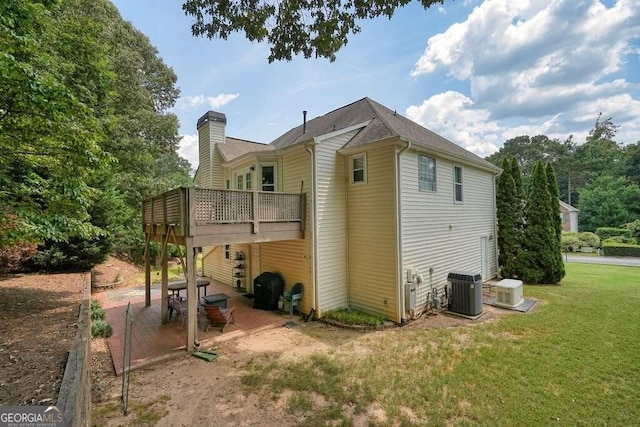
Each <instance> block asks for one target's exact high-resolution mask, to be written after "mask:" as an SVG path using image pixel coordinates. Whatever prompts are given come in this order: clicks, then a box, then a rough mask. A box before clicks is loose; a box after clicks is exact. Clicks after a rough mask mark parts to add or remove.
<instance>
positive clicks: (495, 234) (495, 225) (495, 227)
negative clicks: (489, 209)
mask: <svg viewBox="0 0 640 427" xmlns="http://www.w3.org/2000/svg"><path fill="white" fill-rule="evenodd" d="M500 175H502V172H500V173H498V174H496V175H495V176H494V177H493V246H494V248H495V257H496V277H499V276H500V262H499V261H498V207H497V204H496V181H497V180H498V177H499V176H500Z"/></svg>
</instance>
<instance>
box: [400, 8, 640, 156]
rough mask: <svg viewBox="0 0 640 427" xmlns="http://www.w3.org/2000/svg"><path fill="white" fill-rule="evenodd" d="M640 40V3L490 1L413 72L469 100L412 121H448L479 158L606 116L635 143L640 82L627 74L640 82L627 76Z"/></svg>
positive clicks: (445, 103)
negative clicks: (443, 80)
mask: <svg viewBox="0 0 640 427" xmlns="http://www.w3.org/2000/svg"><path fill="white" fill-rule="evenodd" d="M638 38H640V7H638V4H637V0H618V1H617V2H616V3H615V4H614V5H613V6H611V7H607V6H605V5H604V4H603V3H601V2H600V1H599V0H592V1H575V0H539V1H534V2H531V1H529V0H486V1H484V2H483V3H482V4H480V5H479V6H477V7H475V8H474V9H473V11H472V12H471V13H470V14H469V16H468V17H467V19H466V20H465V21H464V22H462V23H456V24H453V25H451V26H450V27H449V28H448V29H447V30H445V31H444V32H443V33H440V34H436V35H435V36H433V37H431V38H430V39H429V40H428V42H427V46H426V49H425V52H424V54H423V55H422V56H421V57H420V58H419V59H418V61H417V62H416V64H415V66H414V68H413V70H412V73H411V74H412V76H414V77H418V76H421V75H424V74H433V73H446V74H447V75H449V76H451V77H453V78H455V79H457V80H460V81H465V82H468V83H469V86H470V93H469V94H468V95H464V94H461V93H457V92H446V93H444V94H439V95H434V96H432V97H431V98H429V99H427V100H425V101H424V102H423V103H422V104H421V105H419V106H411V107H409V109H407V114H409V115H410V116H411V115H412V116H414V117H415V118H417V119H419V120H420V121H422V122H423V123H425V122H432V123H431V126H432V128H434V129H435V128H440V129H442V127H443V124H444V123H448V126H449V127H450V129H451V130H449V131H448V135H447V136H449V137H450V138H452V139H453V140H454V141H456V142H458V143H460V144H462V145H465V146H467V147H476V150H477V151H476V152H477V153H478V154H480V155H482V154H481V153H482V152H485V151H486V150H487V149H489V148H490V147H489V144H494V145H496V146H497V145H500V144H501V143H502V142H504V139H502V138H503V137H504V136H509V135H512V136H516V135H514V133H515V132H520V133H519V134H523V133H528V134H532V133H535V132H534V131H538V133H546V134H547V135H549V136H552V135H553V134H554V132H555V133H557V135H558V136H561V137H562V138H564V137H566V136H568V135H569V134H574V135H577V134H581V132H585V131H588V130H589V128H590V127H591V126H592V125H593V122H594V121H595V117H596V116H597V114H598V113H599V112H602V113H603V115H604V116H605V117H609V116H613V120H614V122H615V123H616V124H620V125H621V129H620V133H619V139H620V140H621V141H625V142H635V141H637V137H638V125H637V117H638V116H637V112H638V109H639V108H640V106H639V105H640V101H639V100H638V99H634V98H633V97H632V96H631V95H630V93H631V92H632V91H633V90H634V88H637V84H638V83H640V82H639V81H637V80H636V81H628V80H627V79H626V78H624V77H621V75H625V74H626V75H630V76H633V77H628V78H632V79H633V78H635V79H637V78H638V77H637V76H638V73H632V72H630V73H624V71H625V67H626V62H625V59H626V57H627V56H630V55H637V46H634V45H633V44H632V43H633V42H634V41H635V40H637V39H638ZM436 107H437V108H439V109H438V110H433V109H434V108H436ZM425 111H430V113H429V114H430V115H429V116H427V115H426V114H425ZM445 111H446V112H447V113H448V114H449V116H447V117H443V112H445ZM633 114H636V115H635V116H634V115H633ZM427 117H428V120H427ZM435 117H440V120H438V121H434V120H435ZM634 117H635V119H634ZM456 120H458V121H460V123H463V124H464V125H463V124H459V123H457V122H456ZM507 123H508V124H507ZM513 123H519V124H517V125H516V126H513ZM521 123H525V124H521ZM425 124H426V123H425ZM585 126H586V128H585ZM441 131H442V132H443V133H445V134H447V131H444V130H441ZM561 133H564V134H563V135H561ZM452 135H455V136H456V137H457V138H458V139H455V138H453V136H452ZM473 141H483V142H482V143H478V142H475V143H474V142H473Z"/></svg>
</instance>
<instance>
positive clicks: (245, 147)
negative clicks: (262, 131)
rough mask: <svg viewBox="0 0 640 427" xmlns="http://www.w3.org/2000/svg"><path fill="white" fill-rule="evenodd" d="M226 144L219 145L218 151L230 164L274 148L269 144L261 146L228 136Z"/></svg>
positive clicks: (257, 143)
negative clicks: (249, 154)
mask: <svg viewBox="0 0 640 427" xmlns="http://www.w3.org/2000/svg"><path fill="white" fill-rule="evenodd" d="M225 141H226V142H225V143H224V144H217V145H216V147H218V150H219V151H220V154H222V157H223V158H224V161H225V162H230V161H231V160H233V159H237V158H238V157H240V156H242V155H244V154H247V153H253V152H256V151H267V150H273V147H272V146H270V145H267V144H261V143H259V142H253V141H247V140H244V139H238V138H231V137H229V136H227V137H226V138H225Z"/></svg>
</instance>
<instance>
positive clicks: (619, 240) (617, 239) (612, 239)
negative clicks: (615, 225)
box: [602, 236, 638, 246]
mask: <svg viewBox="0 0 640 427" xmlns="http://www.w3.org/2000/svg"><path fill="white" fill-rule="evenodd" d="M602 243H603V244H605V243H614V244H615V243H627V244H631V245H637V244H638V241H637V240H636V239H634V238H633V237H627V236H613V237H609V238H608V239H606V240H604V241H603V242H602ZM614 246H615V245H614Z"/></svg>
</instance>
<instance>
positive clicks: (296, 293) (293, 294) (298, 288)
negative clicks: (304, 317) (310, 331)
mask: <svg viewBox="0 0 640 427" xmlns="http://www.w3.org/2000/svg"><path fill="white" fill-rule="evenodd" d="M303 294H304V288H303V287H302V283H296V284H295V285H293V288H291V290H290V291H284V295H283V296H282V299H283V300H284V304H285V305H287V304H288V305H289V318H290V319H291V318H293V308H294V307H298V313H299V312H300V300H302V295H303Z"/></svg>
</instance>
